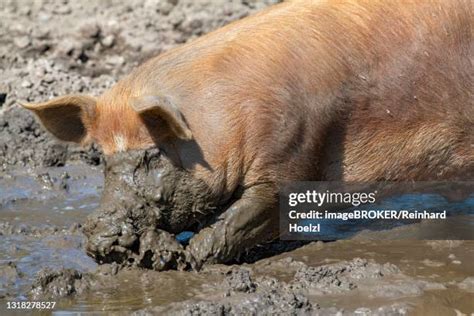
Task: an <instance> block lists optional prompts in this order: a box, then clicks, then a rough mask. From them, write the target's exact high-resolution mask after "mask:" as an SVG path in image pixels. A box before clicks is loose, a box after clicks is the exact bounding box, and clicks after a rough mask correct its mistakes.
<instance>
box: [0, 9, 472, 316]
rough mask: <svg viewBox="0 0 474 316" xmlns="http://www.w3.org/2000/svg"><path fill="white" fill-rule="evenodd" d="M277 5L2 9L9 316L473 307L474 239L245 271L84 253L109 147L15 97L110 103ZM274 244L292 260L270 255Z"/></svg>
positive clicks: (0, 139) (346, 251)
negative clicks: (108, 95) (77, 135)
mask: <svg viewBox="0 0 474 316" xmlns="http://www.w3.org/2000/svg"><path fill="white" fill-rule="evenodd" d="M274 2H278V1H276V0H275V1H272V0H264V1H252V0H241V1H224V0H145V1H141V2H135V1H127V0H101V1H95V0H81V1H69V0H50V1H46V0H23V1H17V0H3V1H2V5H1V6H0V314H2V315H4V314H8V313H10V312H11V310H10V311H9V310H6V302H7V301H13V300H26V299H29V300H54V301H57V302H58V305H57V308H56V311H65V312H67V311H82V312H86V311H114V312H117V313H120V312H124V313H128V312H131V311H133V312H135V313H136V314H137V315H148V314H162V313H165V312H166V313H167V314H176V315H201V314H205V315H241V314H244V315H257V314H259V315H260V314H267V315H270V314H271V315H273V314H284V315H288V314H290V315H353V314H355V315H407V314H412V315H470V314H471V313H473V312H474V265H473V264H472V263H473V262H474V242H472V241H452V240H451V241H449V240H448V241H412V240H399V241H389V240H385V241H384V240H382V239H383V238H384V237H386V234H384V233H373V234H372V233H369V234H367V233H366V234H365V238H364V239H363V240H358V239H357V238H356V239H353V240H344V241H337V242H329V243H322V242H313V243H309V244H306V245H304V246H302V247H296V249H294V250H291V248H295V247H294V246H301V245H300V244H295V245H286V246H283V247H281V245H265V246H261V247H266V248H267V249H265V250H262V248H256V249H255V250H253V252H252V253H249V254H248V259H249V260H247V261H248V262H247V263H243V264H239V265H232V266H223V265H215V266H208V267H205V268H204V269H203V271H201V272H199V273H197V272H178V271H167V272H155V271H150V270H142V269H137V268H129V269H122V270H120V269H118V267H117V266H116V265H114V264H106V265H102V266H98V265H97V264H96V263H95V262H94V261H93V260H92V259H91V258H90V257H88V256H87V255H86V253H85V251H84V245H85V242H86V240H85V237H84V235H83V234H82V230H81V225H82V224H83V223H84V221H85V218H86V216H87V215H89V214H90V213H91V212H92V211H93V210H94V209H95V208H96V207H97V206H98V203H99V198H100V194H101V192H102V189H103V178H102V168H101V163H102V158H101V153H100V150H99V149H98V148H96V147H94V146H91V147H89V148H79V147H77V146H72V145H65V144H62V143H58V142H57V141H55V140H53V139H52V138H50V137H49V136H48V135H47V134H46V133H45V131H44V130H43V128H42V127H40V126H39V124H38V123H37V122H36V121H35V120H34V119H33V117H32V115H31V114H30V113H29V112H27V111H25V110H22V109H20V108H19V106H18V104H17V102H18V101H32V102H33V101H44V100H47V99H49V98H51V97H53V96H58V95H63V94H66V93H88V94H92V95H97V94H100V93H101V92H102V91H104V90H105V89H107V88H108V87H110V86H111V85H113V84H114V82H116V81H117V80H118V79H119V78H120V77H121V76H123V75H124V74H126V73H128V72H129V71H130V70H131V69H132V68H133V67H135V66H136V65H138V64H139V63H141V62H142V61H144V60H146V59H147V58H148V57H150V56H153V55H156V54H159V53H160V52H163V51H166V50H168V49H171V48H173V47H175V46H177V45H179V44H181V43H184V42H187V41H190V40H192V39H194V38H196V37H199V36H200V35H202V34H205V33H207V32H209V31H211V30H213V29H216V28H218V27H219V26H222V25H225V24H226V23H229V22H230V21H233V20H236V19H239V18H242V17H245V16H247V15H249V14H252V13H253V12H256V11H258V10H260V9H262V8H263V7H265V6H267V5H270V4H272V3H274ZM430 228H431V229H434V228H433V227H432V226H430V223H421V224H416V225H413V226H410V227H406V228H403V229H401V230H400V229H399V230H398V231H397V234H398V235H402V236H403V235H405V236H410V237H413V236H416V235H417V234H418V233H420V232H424V231H426V230H429V229H430ZM271 247H274V248H275V249H274V250H275V251H274V252H276V253H280V254H277V255H275V256H269V257H267V258H260V257H261V256H259V255H258V254H259V253H268V248H271ZM282 250H287V251H286V252H283V251H282ZM257 259H259V260H257ZM253 261H255V262H253Z"/></svg>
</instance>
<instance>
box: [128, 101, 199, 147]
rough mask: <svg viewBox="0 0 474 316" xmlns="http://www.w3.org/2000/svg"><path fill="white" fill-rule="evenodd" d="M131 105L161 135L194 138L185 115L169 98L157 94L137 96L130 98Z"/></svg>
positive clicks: (148, 125)
mask: <svg viewBox="0 0 474 316" xmlns="http://www.w3.org/2000/svg"><path fill="white" fill-rule="evenodd" d="M130 106H131V107H132V108H133V109H134V110H135V111H136V112H137V113H138V114H139V115H140V117H141V118H142V119H143V120H144V122H145V124H146V125H147V127H148V128H150V129H152V130H155V131H157V133H160V135H159V137H167V136H172V137H176V138H179V139H183V140H191V139H192V137H193V136H192V133H191V130H190V129H189V127H188V124H187V123H186V122H185V120H184V118H183V115H182V114H181V112H180V111H179V109H178V108H177V107H176V106H175V105H174V104H173V103H172V102H171V101H170V100H169V99H168V98H166V97H163V96H156V95H153V96H142V97H136V98H132V99H131V100H130Z"/></svg>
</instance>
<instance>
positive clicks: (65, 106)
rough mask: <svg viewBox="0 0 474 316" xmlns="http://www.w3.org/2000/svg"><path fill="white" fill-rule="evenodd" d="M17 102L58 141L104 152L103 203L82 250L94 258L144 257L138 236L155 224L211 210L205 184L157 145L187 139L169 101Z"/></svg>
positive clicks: (175, 224) (174, 225) (75, 98)
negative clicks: (95, 144) (86, 145)
mask: <svg viewBox="0 0 474 316" xmlns="http://www.w3.org/2000/svg"><path fill="white" fill-rule="evenodd" d="M122 102H123V103H122ZM23 106H24V107H25V108H27V109H29V110H31V111H33V112H34V113H35V114H36V115H37V117H38V118H39V119H40V120H41V122H42V124H43V126H44V127H45V128H46V129H47V130H48V131H49V132H51V133H52V134H53V135H54V136H56V138H58V139H60V140H63V141H68V142H75V143H80V144H86V143H89V142H95V143H97V144H98V145H99V146H100V147H101V148H102V150H103V152H104V154H105V166H104V172H105V187H104V193H103V197H102V201H101V205H100V208H99V209H98V210H97V211H96V212H95V213H93V214H92V215H90V216H89V218H88V220H87V222H86V223H85V225H84V232H85V234H86V235H87V236H88V238H89V239H88V243H87V251H88V253H89V254H90V255H91V256H93V257H94V258H96V259H97V260H98V261H101V262H111V261H115V262H124V261H127V260H130V261H136V260H138V261H140V260H141V261H143V260H148V259H146V258H145V257H146V256H148V255H147V253H149V250H147V248H146V247H147V246H146V245H144V242H143V240H141V237H142V236H143V235H144V233H146V234H145V235H146V236H147V237H146V238H147V240H148V239H150V238H149V236H155V235H154V233H150V232H155V230H156V229H162V230H166V231H168V232H171V233H178V232H180V231H183V230H192V229H193V228H195V227H197V226H198V225H199V223H200V221H201V220H203V219H204V218H205V217H206V215H209V214H210V212H211V211H212V212H214V209H215V207H214V204H213V202H212V201H211V198H210V197H211V194H210V190H209V188H208V187H207V186H206V185H205V184H204V182H203V181H200V180H198V179H196V178H194V177H192V176H191V175H190V173H189V172H187V171H186V170H184V169H183V168H181V166H179V164H177V163H176V161H175V160H173V159H170V158H169V156H170V155H168V153H167V152H166V149H163V146H164V145H167V147H166V146H164V147H166V148H172V147H173V146H169V145H170V144H173V143H174V142H177V141H179V142H191V141H192V133H191V131H190V129H189V127H188V125H187V124H186V122H185V120H184V119H183V116H182V115H181V113H180V111H179V110H178V109H177V108H176V107H175V106H174V105H173V103H172V102H170V101H169V100H168V99H166V98H164V97H160V96H144V97H136V98H132V97H129V98H122V99H119V101H117V99H116V98H112V97H108V96H107V95H105V96H103V97H101V98H99V99H96V98H93V97H89V96H82V95H72V96H64V97H59V98H56V99H53V100H51V101H48V102H45V103H40V104H23ZM162 145H163V146H162ZM178 160H179V159H178ZM148 243H149V241H148ZM154 243H155V247H156V244H157V242H156V241H154Z"/></svg>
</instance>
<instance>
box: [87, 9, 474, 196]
mask: <svg viewBox="0 0 474 316" xmlns="http://www.w3.org/2000/svg"><path fill="white" fill-rule="evenodd" d="M472 6H473V3H472V1H471V0H449V1H446V0H423V1H419V0H413V1H410V0H403V1H388V0H360V1H291V2H286V3H283V4H280V5H276V6H274V7H271V8H269V9H267V10H264V11H263V12H261V13H259V14H257V15H255V16H252V17H249V18H246V19H243V20H241V21H238V22H235V23H232V24H230V25H228V26H226V27H224V28H222V29H220V30H217V31H215V32H213V33H211V34H208V35H206V36H203V37H201V38H199V39H198V40H195V41H193V42H191V43H189V44H186V45H183V46H181V47H179V48H177V49H174V50H171V51H169V52H167V53H164V54H162V55H160V56H158V57H156V58H154V59H151V60H149V61H148V62H146V63H145V64H143V65H142V66H141V67H139V68H138V69H137V70H135V71H134V72H133V73H131V74H130V75H129V76H127V77H126V78H124V79H123V80H122V81H121V82H119V83H118V84H117V85H116V86H115V87H114V88H113V89H112V90H110V91H109V92H108V93H106V94H105V95H104V96H102V97H100V98H99V99H98V103H97V113H98V114H97V119H96V121H95V124H94V125H93V128H91V130H90V136H91V138H92V139H94V140H95V141H96V142H98V143H99V144H101V145H102V147H103V149H104V151H105V153H106V154H112V153H113V152H115V151H116V150H117V146H116V145H117V142H116V139H115V140H114V136H115V137H116V135H121V136H122V137H123V138H125V139H126V142H125V143H126V144H125V145H126V146H125V147H126V148H125V149H134V148H146V147H150V146H154V145H155V144H156V142H157V137H156V135H150V132H149V131H148V129H147V128H145V126H144V124H143V120H142V119H141V118H140V117H139V115H138V114H137V113H136V112H135V111H133V109H132V108H131V107H130V105H129V100H130V98H132V97H139V96H143V95H165V96H167V97H168V98H169V99H170V100H171V101H172V102H173V103H174V104H176V106H177V107H178V108H179V109H180V111H181V113H182V114H183V116H184V118H185V120H186V122H187V124H188V125H189V128H190V130H191V131H192V134H193V141H176V142H172V143H170V142H166V143H161V144H160V143H159V144H157V145H159V146H161V147H164V148H165V150H166V151H167V153H168V154H169V155H170V156H172V157H175V162H176V163H177V164H181V165H182V166H183V167H185V168H187V169H189V170H191V171H192V172H194V174H195V175H196V176H197V177H199V178H201V179H204V180H205V181H206V183H207V184H208V185H210V187H211V188H212V189H213V190H214V192H215V194H217V195H219V196H229V195H230V194H232V192H234V191H235V189H236V188H237V187H238V186H243V187H250V186H253V185H255V184H260V183H272V184H276V186H278V185H279V184H280V183H281V182H282V181H286V180H322V179H332V180H336V179H337V180H352V181H370V180H404V179H405V180H408V179H434V178H446V177H448V176H451V175H453V174H456V173H459V172H461V171H462V172H466V170H472V169H473V168H474V165H473V161H474V159H473V158H474V101H473V100H474V98H473V93H474V87H473V85H474V67H473V62H474V42H473V29H474V26H473V25H474V21H473V20H474V13H473V8H472ZM122 145H123V144H122ZM122 149H124V148H122Z"/></svg>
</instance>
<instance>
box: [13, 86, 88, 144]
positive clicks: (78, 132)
mask: <svg viewBox="0 0 474 316" xmlns="http://www.w3.org/2000/svg"><path fill="white" fill-rule="evenodd" d="M20 104H21V105H22V106H23V107H24V108H26V109H28V110H30V111H32V112H34V113H35V114H36V116H38V118H39V119H40V120H41V123H42V124H43V126H44V127H45V128H46V129H47V130H48V131H49V132H51V133H52V134H53V135H54V136H55V137H57V138H58V139H60V140H63V141H67V142H75V143H81V142H82V141H83V140H84V139H86V137H87V135H88V131H89V130H90V127H91V125H92V124H93V121H94V118H95V111H96V99H95V98H93V97H90V96H85V95H67V96H62V97H58V98H55V99H52V100H50V101H47V102H44V103H20Z"/></svg>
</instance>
